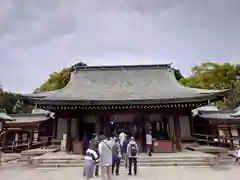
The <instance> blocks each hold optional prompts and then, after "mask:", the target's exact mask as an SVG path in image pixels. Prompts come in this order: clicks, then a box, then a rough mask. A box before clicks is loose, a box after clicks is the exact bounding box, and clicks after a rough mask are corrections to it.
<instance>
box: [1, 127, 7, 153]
mask: <svg viewBox="0 0 240 180" xmlns="http://www.w3.org/2000/svg"><path fill="white" fill-rule="evenodd" d="M7 132H8V131H7V130H6V129H5V130H3V132H2V133H3V134H2V151H3V152H4V149H5V145H6V142H7Z"/></svg>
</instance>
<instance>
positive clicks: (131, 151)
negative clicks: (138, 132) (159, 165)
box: [127, 137, 139, 176]
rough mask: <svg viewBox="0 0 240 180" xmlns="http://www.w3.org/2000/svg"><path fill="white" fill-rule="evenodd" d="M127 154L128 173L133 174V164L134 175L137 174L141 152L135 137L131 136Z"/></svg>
mask: <svg viewBox="0 0 240 180" xmlns="http://www.w3.org/2000/svg"><path fill="white" fill-rule="evenodd" d="M127 154H128V175H129V176H131V175H132V165H133V169H134V175H137V156H138V154H139V151H138V145H137V143H136V141H135V139H134V137H131V140H130V142H129V143H128V145H127Z"/></svg>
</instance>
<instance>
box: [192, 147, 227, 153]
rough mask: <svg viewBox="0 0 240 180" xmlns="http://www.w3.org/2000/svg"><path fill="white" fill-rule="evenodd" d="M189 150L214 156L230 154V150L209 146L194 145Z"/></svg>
mask: <svg viewBox="0 0 240 180" xmlns="http://www.w3.org/2000/svg"><path fill="white" fill-rule="evenodd" d="M187 148H188V149H189V150H192V151H199V152H204V153H213V154H218V153H228V151H229V149H228V148H223V147H217V146H207V145H199V146H193V145H192V146H188V147H187Z"/></svg>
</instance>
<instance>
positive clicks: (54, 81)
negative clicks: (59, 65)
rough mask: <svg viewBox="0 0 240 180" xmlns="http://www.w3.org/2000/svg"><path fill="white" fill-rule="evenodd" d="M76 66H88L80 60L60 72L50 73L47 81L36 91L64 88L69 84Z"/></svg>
mask: <svg viewBox="0 0 240 180" xmlns="http://www.w3.org/2000/svg"><path fill="white" fill-rule="evenodd" d="M76 66H86V64H85V63H83V62H79V63H77V64H75V65H73V66H71V67H69V68H64V69H62V70H61V71H60V72H54V73H52V74H50V76H49V78H48V80H47V81H45V82H44V83H43V84H42V85H41V86H40V88H38V89H36V90H35V92H44V91H54V90H57V89H62V88H64V87H65V86H66V85H67V84H68V82H69V80H70V76H71V72H72V71H73V70H74V68H75V67H76Z"/></svg>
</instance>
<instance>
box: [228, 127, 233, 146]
mask: <svg viewBox="0 0 240 180" xmlns="http://www.w3.org/2000/svg"><path fill="white" fill-rule="evenodd" d="M228 133H229V137H230V138H231V139H230V142H231V147H232V148H234V144H233V139H232V138H233V135H232V129H231V126H228Z"/></svg>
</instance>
